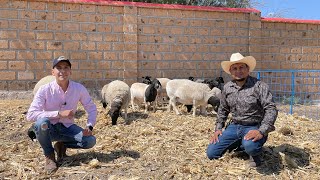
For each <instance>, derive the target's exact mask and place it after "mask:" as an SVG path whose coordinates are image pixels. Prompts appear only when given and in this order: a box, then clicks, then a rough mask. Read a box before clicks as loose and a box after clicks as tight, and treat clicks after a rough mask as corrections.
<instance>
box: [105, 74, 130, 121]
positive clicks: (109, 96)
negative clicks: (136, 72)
mask: <svg viewBox="0 0 320 180" xmlns="http://www.w3.org/2000/svg"><path fill="white" fill-rule="evenodd" d="M101 97H102V100H101V103H102V105H103V107H104V108H106V107H107V106H108V105H110V110H109V111H108V115H110V117H111V120H112V125H116V124H117V120H118V117H119V115H120V113H121V110H122V109H124V119H125V120H127V110H128V105H129V102H130V87H129V86H128V85H127V84H126V83H125V82H123V81H120V80H114V81H112V82H110V83H108V84H106V85H104V86H103V88H102V90H101Z"/></svg>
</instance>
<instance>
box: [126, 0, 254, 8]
mask: <svg viewBox="0 0 320 180" xmlns="http://www.w3.org/2000/svg"><path fill="white" fill-rule="evenodd" d="M130 1H133V2H145V3H158V4H181V5H194V6H215V7H231V8H250V7H252V6H251V0H130Z"/></svg>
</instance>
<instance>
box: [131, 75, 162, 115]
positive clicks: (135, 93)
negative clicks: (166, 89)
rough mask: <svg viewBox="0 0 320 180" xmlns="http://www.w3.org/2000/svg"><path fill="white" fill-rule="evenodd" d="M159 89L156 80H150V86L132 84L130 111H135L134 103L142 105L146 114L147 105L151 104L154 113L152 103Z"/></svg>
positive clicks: (159, 84)
mask: <svg viewBox="0 0 320 180" xmlns="http://www.w3.org/2000/svg"><path fill="white" fill-rule="evenodd" d="M160 88H161V83H160V82H159V80H157V79H154V80H152V82H151V84H149V85H147V84H144V83H133V84H132V85H131V88H130V93H131V105H132V109H133V110H135V106H134V104H135V103H136V104H141V103H144V105H145V113H147V112H148V106H149V103H150V104H151V103H152V105H153V111H154V112H155V111H156V107H155V103H154V101H155V99H156V97H157V93H158V89H160Z"/></svg>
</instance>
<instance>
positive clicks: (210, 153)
mask: <svg viewBox="0 0 320 180" xmlns="http://www.w3.org/2000/svg"><path fill="white" fill-rule="evenodd" d="M221 156H222V153H220V152H219V151H218V150H217V149H216V148H215V147H214V144H209V146H208V148H207V157H208V158H209V159H210V160H213V159H218V158H220V157H221Z"/></svg>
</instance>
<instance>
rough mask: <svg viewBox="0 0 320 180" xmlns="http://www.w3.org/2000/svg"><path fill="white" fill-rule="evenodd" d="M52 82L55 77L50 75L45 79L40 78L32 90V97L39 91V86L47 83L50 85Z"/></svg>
mask: <svg viewBox="0 0 320 180" xmlns="http://www.w3.org/2000/svg"><path fill="white" fill-rule="evenodd" d="M54 80H56V77H55V76H52V75H48V76H46V77H43V78H41V79H40V80H39V81H38V82H37V84H36V85H35V86H34V88H33V95H35V94H36V93H37V91H38V90H39V88H40V86H42V85H45V84H48V83H50V82H52V81H54Z"/></svg>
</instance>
